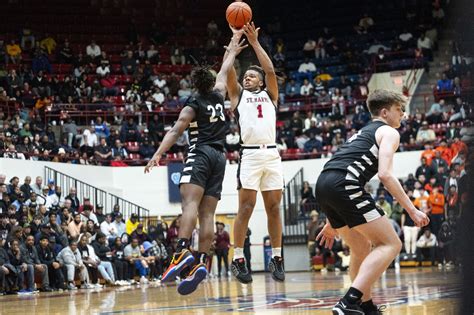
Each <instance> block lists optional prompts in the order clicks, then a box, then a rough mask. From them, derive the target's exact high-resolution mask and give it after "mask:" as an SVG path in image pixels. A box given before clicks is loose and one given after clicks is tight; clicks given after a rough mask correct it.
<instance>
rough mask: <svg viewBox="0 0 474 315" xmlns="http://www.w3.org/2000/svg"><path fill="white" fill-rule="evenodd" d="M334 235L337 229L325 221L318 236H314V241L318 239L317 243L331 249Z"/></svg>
mask: <svg viewBox="0 0 474 315" xmlns="http://www.w3.org/2000/svg"><path fill="white" fill-rule="evenodd" d="M336 236H337V231H336V230H335V229H333V228H332V226H331V225H330V224H329V223H326V224H325V225H324V227H323V229H322V230H321V232H319V234H318V236H316V242H318V241H319V245H321V246H324V247H326V248H329V249H331V248H332V245H333V244H334V238H335V237H336Z"/></svg>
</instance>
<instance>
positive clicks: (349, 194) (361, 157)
mask: <svg viewBox="0 0 474 315" xmlns="http://www.w3.org/2000/svg"><path fill="white" fill-rule="evenodd" d="M367 105H368V107H369V110H370V112H371V114H372V116H373V120H372V122H371V123H369V124H368V125H367V126H365V127H364V128H362V129H361V130H359V132H357V133H356V134H355V135H353V136H352V137H351V138H350V139H348V140H347V142H346V143H345V144H343V145H342V146H341V148H340V149H339V150H338V151H337V152H336V153H335V154H334V156H333V157H332V158H331V159H330V160H329V161H328V162H327V163H326V165H325V166H324V169H323V171H322V173H321V174H320V176H319V178H318V181H317V184H316V199H317V200H318V202H319V203H320V206H321V209H322V211H324V212H325V213H326V215H327V223H326V225H325V226H324V228H323V230H322V231H321V233H320V234H319V235H318V236H317V238H316V239H317V240H320V243H321V244H322V245H325V246H326V247H328V248H331V247H332V244H333V241H334V237H335V235H336V234H339V235H341V236H342V238H343V239H344V241H345V242H346V243H347V244H348V245H349V247H350V249H351V262H350V267H349V274H350V277H351V280H352V281H353V282H352V286H351V288H350V289H349V290H348V292H347V293H346V295H345V296H344V297H343V298H342V299H341V300H340V301H339V303H337V304H336V305H335V306H334V308H333V314H336V315H342V314H371V315H375V314H380V312H379V310H378V309H377V307H376V306H375V305H374V304H373V303H372V298H371V287H372V285H373V284H374V282H375V281H377V279H378V278H379V277H380V275H381V274H382V273H383V272H384V271H385V270H386V269H387V267H388V266H389V265H390V263H391V262H392V261H393V259H394V258H395V257H396V256H397V255H398V254H399V252H400V249H401V246H402V244H401V242H400V239H399V238H398V236H397V234H396V233H395V231H394V229H393V228H392V225H391V224H390V222H389V221H388V219H387V218H386V217H385V216H384V212H383V210H381V209H379V208H378V207H377V205H376V204H375V201H374V200H373V198H372V197H371V196H370V195H369V194H368V193H367V192H366V191H365V190H364V186H365V184H366V183H367V182H368V181H369V180H370V179H371V178H372V177H373V176H374V175H375V174H376V173H378V177H379V179H380V181H381V182H382V183H383V184H384V186H385V188H386V189H387V190H388V191H389V192H390V193H391V194H392V195H393V196H394V197H395V198H397V200H399V202H400V204H401V205H402V206H403V207H404V208H405V210H406V211H407V212H408V214H409V215H410V217H411V218H412V219H413V221H414V222H415V224H416V225H418V226H424V225H427V224H428V222H429V219H428V217H427V216H426V214H424V213H423V212H421V211H419V210H418V209H416V208H415V206H414V205H413V204H412V202H411V201H410V199H409V197H408V196H407V195H406V193H405V191H404V190H403V188H402V186H401V185H400V183H399V181H398V179H397V178H396V177H395V176H394V175H393V173H392V164H393V155H394V153H395V152H396V151H397V149H398V145H399V141H400V135H399V133H398V131H397V130H396V129H395V128H399V127H400V123H401V121H402V119H403V116H404V106H405V98H404V96H403V95H401V94H399V93H395V92H391V91H386V90H376V91H374V92H373V93H371V94H370V95H369V97H368V99H367ZM372 246H374V248H373V249H372V250H371V248H372Z"/></svg>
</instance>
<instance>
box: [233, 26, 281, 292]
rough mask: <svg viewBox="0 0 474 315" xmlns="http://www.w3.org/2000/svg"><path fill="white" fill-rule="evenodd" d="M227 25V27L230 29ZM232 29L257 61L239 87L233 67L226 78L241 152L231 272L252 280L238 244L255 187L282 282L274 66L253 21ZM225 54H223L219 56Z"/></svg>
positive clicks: (273, 268) (273, 261)
mask: <svg viewBox="0 0 474 315" xmlns="http://www.w3.org/2000/svg"><path fill="white" fill-rule="evenodd" d="M231 28H232V27H231ZM232 31H233V32H234V33H244V34H245V35H246V36H247V39H248V41H249V44H250V46H252V48H253V50H254V51H255V54H256V55H257V59H258V61H259V63H260V65H261V67H259V66H251V67H249V68H248V69H247V71H246V72H245V74H244V79H243V82H242V85H243V87H242V85H240V84H239V83H238V81H237V76H236V73H235V69H233V68H231V69H230V71H229V74H228V76H227V90H228V95H229V99H230V102H231V106H232V110H233V111H234V113H235V115H236V119H237V120H238V124H239V127H240V138H241V154H240V163H239V170H238V171H237V179H238V186H239V187H238V188H239V211H238V213H237V217H236V218H235V223H234V244H235V248H234V258H233V261H232V265H231V270H232V273H233V274H234V276H235V277H236V278H237V279H238V280H239V281H240V282H242V283H249V282H252V276H251V274H250V271H249V270H248V269H247V266H246V263H245V258H244V253H243V247H244V241H245V236H246V233H247V227H248V222H249V219H250V217H251V215H252V212H253V209H254V207H255V203H256V199H257V191H258V190H260V191H261V193H262V196H263V201H264V204H265V210H266V213H267V217H268V222H267V224H268V232H269V235H270V242H271V245H272V258H271V260H270V263H269V269H270V271H271V274H272V277H273V279H275V280H277V281H283V280H284V279H285V272H284V268H283V258H282V257H281V244H282V223H281V218H280V202H281V196H282V190H283V170H282V164H281V158H280V154H279V153H278V150H277V148H276V112H277V102H278V84H277V79H276V74H275V70H274V68H273V64H272V61H271V59H270V58H269V56H268V55H267V53H266V52H265V50H264V49H263V48H262V46H261V45H260V43H259V42H258V31H259V28H255V25H254V24H253V22H252V23H250V24H247V25H245V26H244V27H243V28H242V29H241V30H235V29H232ZM224 58H225V57H224Z"/></svg>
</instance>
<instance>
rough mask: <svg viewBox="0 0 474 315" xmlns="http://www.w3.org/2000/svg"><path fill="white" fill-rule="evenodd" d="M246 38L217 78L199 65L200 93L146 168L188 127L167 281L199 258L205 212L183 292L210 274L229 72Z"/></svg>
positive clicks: (235, 44) (231, 50)
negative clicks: (174, 244) (193, 243)
mask: <svg viewBox="0 0 474 315" xmlns="http://www.w3.org/2000/svg"><path fill="white" fill-rule="evenodd" d="M240 38H241V34H240V35H239V34H237V35H234V36H233V37H232V39H231V41H230V43H229V46H228V47H226V49H227V54H226V58H225V60H224V62H223V64H222V67H221V70H220V71H219V73H218V74H217V77H216V78H215V79H214V76H213V75H212V73H211V72H210V71H209V68H203V67H199V68H196V69H194V70H193V72H192V74H191V77H192V80H193V83H194V86H195V88H196V89H197V92H195V93H194V94H193V95H192V96H191V97H190V98H189V99H188V100H187V101H186V103H185V105H184V108H183V109H182V110H181V113H180V114H179V118H178V121H177V122H176V124H175V125H174V126H173V128H172V129H171V130H170V131H169V132H168V133H167V134H166V135H165V137H164V139H163V142H162V143H161V145H160V147H159V148H158V150H157V151H156V153H155V155H154V156H153V158H152V159H151V160H150V162H149V163H148V165H147V166H146V167H145V173H148V172H149V171H150V170H151V169H152V168H153V167H154V166H157V165H158V163H159V160H160V158H161V156H162V155H163V154H164V153H165V152H166V151H168V150H169V149H170V148H171V146H172V145H173V144H174V143H175V142H176V140H177V139H178V138H179V136H180V135H181V134H182V133H183V132H184V131H185V129H186V128H188V132H189V138H190V146H189V152H188V155H187V160H186V164H185V167H184V169H183V172H182V173H181V179H180V193H181V199H182V211H183V215H182V217H181V226H180V229H179V234H178V237H179V239H178V243H177V248H176V253H175V254H174V255H173V258H172V261H171V264H170V266H169V268H168V269H167V270H166V271H165V273H164V274H163V278H162V281H169V280H174V279H175V278H176V276H177V275H178V274H179V273H180V272H181V271H182V270H183V269H184V268H185V267H191V266H192V264H193V263H194V257H193V255H192V254H191V253H190V252H189V250H188V247H189V243H190V238H191V235H192V232H193V229H194V228H195V226H196V221H197V218H198V217H199V224H200V230H199V261H198V262H196V264H195V265H194V267H193V268H192V269H191V272H190V273H189V276H188V277H187V278H186V279H185V280H183V281H182V282H181V283H180V285H179V286H178V292H179V293H180V294H183V295H184V294H190V293H192V292H193V291H194V290H196V288H197V285H198V284H199V283H200V282H201V281H202V280H203V279H204V278H206V276H207V269H206V259H207V255H208V253H209V250H210V247H211V244H212V241H213V239H214V212H215V210H216V207H217V202H218V201H219V199H220V197H221V191H222V180H223V179H224V172H225V164H226V158H225V155H224V143H225V135H226V131H227V126H226V123H225V116H224V98H225V96H226V92H227V88H226V81H227V72H228V70H229V68H230V67H232V66H233V63H234V60H235V57H236V56H237V55H238V54H239V53H240V51H242V49H244V48H245V47H247V45H244V44H243V41H242V42H240Z"/></svg>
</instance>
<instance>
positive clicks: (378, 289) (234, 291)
mask: <svg viewBox="0 0 474 315" xmlns="http://www.w3.org/2000/svg"><path fill="white" fill-rule="evenodd" d="M458 276H459V274H458V273H457V272H456V271H444V270H438V269H437V268H420V269H417V268H410V269H402V270H401V271H400V272H399V273H395V271H394V270H389V271H388V272H387V273H386V274H385V275H384V276H383V277H382V278H381V279H380V280H379V282H378V283H377V285H376V286H375V289H374V291H375V295H374V300H375V302H376V303H378V304H386V305H387V309H386V311H385V312H384V314H390V315H392V314H410V315H418V314H420V315H421V314H422V315H433V314H442V315H451V314H452V315H454V314H457V298H458V297H459V295H460V286H459V284H458ZM349 284H350V281H349V276H348V275H347V273H346V272H341V273H339V274H337V275H336V274H334V273H327V274H325V275H322V274H321V273H319V272H318V273H316V272H298V273H287V280H286V282H284V283H275V282H274V281H273V280H272V279H271V277H270V276H269V275H268V274H267V275H266V274H262V273H257V274H255V275H254V281H253V283H252V284H250V285H246V286H245V285H241V284H239V283H238V282H237V281H236V280H234V279H226V278H223V279H221V280H219V279H210V280H208V281H207V282H204V283H202V284H201V286H200V287H199V288H198V289H197V290H196V292H194V293H193V294H191V295H190V296H180V295H179V294H178V293H177V292H176V284H175V283H172V284H167V285H166V286H165V285H161V284H150V285H147V286H143V287H138V286H132V287H112V288H104V289H96V290H77V291H66V292H61V293H58V292H56V293H41V294H35V295H30V296H16V295H9V296H2V297H0V314H1V315H7V314H12V315H13V314H22V315H23V314H25V315H35V314H69V315H82V314H84V315H85V314H104V315H105V314H202V315H204V314H222V313H230V314H331V312H330V310H331V307H332V306H333V305H334V304H335V303H336V302H337V300H338V299H339V298H340V296H341V295H342V294H343V293H344V291H345V289H344V288H346V287H347V286H348V285H349Z"/></svg>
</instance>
